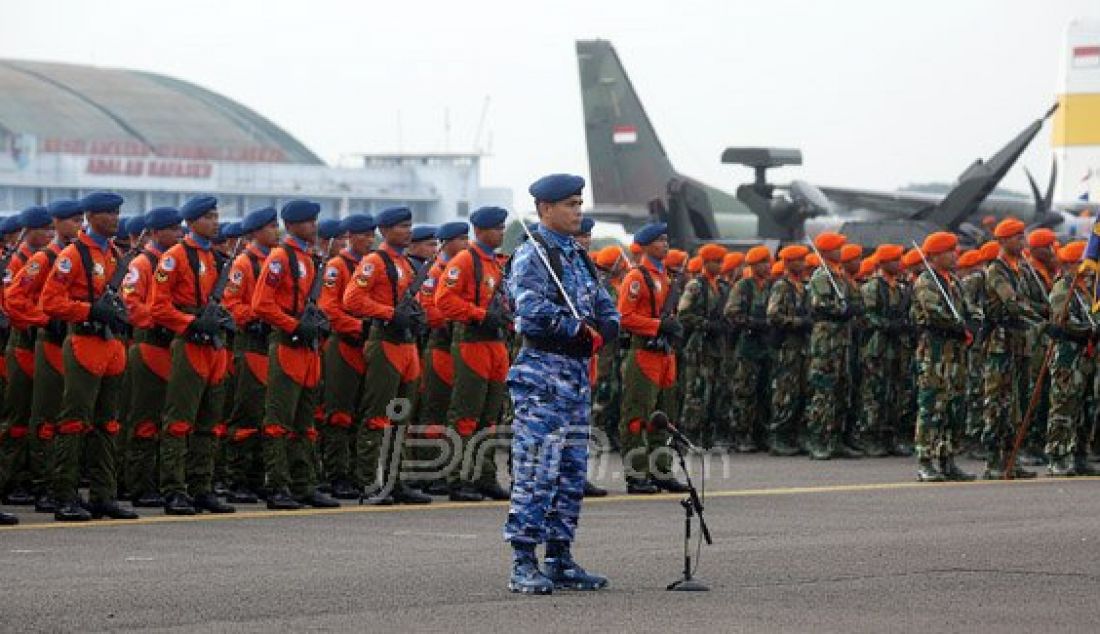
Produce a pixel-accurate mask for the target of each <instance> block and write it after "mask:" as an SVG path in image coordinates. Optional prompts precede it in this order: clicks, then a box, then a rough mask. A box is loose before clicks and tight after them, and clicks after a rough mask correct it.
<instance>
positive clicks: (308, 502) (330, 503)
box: [294, 490, 340, 509]
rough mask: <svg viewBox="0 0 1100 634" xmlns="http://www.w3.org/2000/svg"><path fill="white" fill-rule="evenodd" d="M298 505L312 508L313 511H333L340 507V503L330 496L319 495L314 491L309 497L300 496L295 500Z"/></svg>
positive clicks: (318, 492)
mask: <svg viewBox="0 0 1100 634" xmlns="http://www.w3.org/2000/svg"><path fill="white" fill-rule="evenodd" d="M294 499H295V500H297V501H298V502H299V503H300V504H304V505H305V506H312V507H313V508H315V509H334V508H338V507H339V506H340V503H339V502H337V501H336V499H335V498H333V497H332V496H329V495H326V494H324V493H321V491H319V490H314V491H313V493H310V494H309V495H300V496H298V497H296V498H294Z"/></svg>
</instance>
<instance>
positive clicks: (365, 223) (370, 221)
mask: <svg viewBox="0 0 1100 634" xmlns="http://www.w3.org/2000/svg"><path fill="white" fill-rule="evenodd" d="M340 225H341V228H342V230H343V231H345V232H347V233H373V232H374V228H375V226H377V225H375V222H374V216H372V215H370V214H352V215H350V216H348V217H347V218H344V220H343V221H341V223H340Z"/></svg>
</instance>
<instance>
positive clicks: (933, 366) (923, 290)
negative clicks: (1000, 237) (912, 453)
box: [910, 270, 967, 468]
mask: <svg viewBox="0 0 1100 634" xmlns="http://www.w3.org/2000/svg"><path fill="white" fill-rule="evenodd" d="M933 275H934V274H933V273H932V272H931V271H928V270H926V271H924V272H923V273H921V274H920V277H918V278H917V281H916V283H915V284H914V285H913V304H912V306H911V307H910V316H911V318H912V320H913V324H914V325H915V326H917V328H918V329H919V335H918V339H917V350H916V358H917V364H918V368H919V373H918V375H917V406H918V410H917V430H916V436H915V440H916V442H915V445H916V453H917V460H918V461H920V462H924V463H927V462H929V461H932V460H937V461H939V462H940V464H941V465H945V464H946V463H947V462H948V461H950V460H951V459H952V458H953V457H954V455H955V453H956V452H957V451H958V448H959V442H960V440H961V438H962V435H963V432H964V429H965V420H964V410H963V407H964V402H965V399H966V332H967V330H966V322H965V320H966V306H965V303H964V300H963V296H962V291H961V288H960V285H959V282H958V280H956V279H955V277H954V276H953V275H944V274H940V275H936V276H935V277H933ZM936 278H938V280H939V285H937V284H936ZM941 287H942V289H943V290H944V291H946V292H947V293H948V295H950V297H951V302H952V303H953V304H954V306H955V308H956V309H957V310H958V311H960V315H959V318H956V317H955V315H954V313H953V312H952V310H951V307H950V305H949V304H948V303H947V301H946V300H945V299H944V296H943V293H941V291H940V288H941ZM960 319H961V320H960ZM941 468H942V467H941Z"/></svg>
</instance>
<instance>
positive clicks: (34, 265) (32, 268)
mask: <svg viewBox="0 0 1100 634" xmlns="http://www.w3.org/2000/svg"><path fill="white" fill-rule="evenodd" d="M39 268H41V265H40V264H39V263H38V260H31V261H30V262H28V263H27V275H29V276H31V277H34V276H35V275H38V269H39Z"/></svg>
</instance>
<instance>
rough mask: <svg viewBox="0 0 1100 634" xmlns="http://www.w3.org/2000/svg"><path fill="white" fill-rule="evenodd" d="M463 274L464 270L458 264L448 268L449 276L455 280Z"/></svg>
mask: <svg viewBox="0 0 1100 634" xmlns="http://www.w3.org/2000/svg"><path fill="white" fill-rule="evenodd" d="M459 275H462V271H461V270H459V268H458V267H457V266H452V267H448V268H447V277H448V278H450V279H453V280H457V279H458V276H459Z"/></svg>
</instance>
